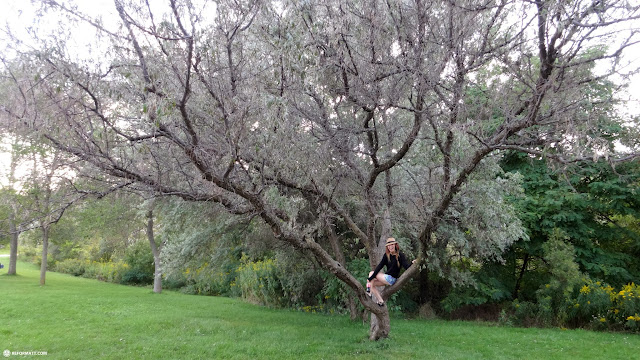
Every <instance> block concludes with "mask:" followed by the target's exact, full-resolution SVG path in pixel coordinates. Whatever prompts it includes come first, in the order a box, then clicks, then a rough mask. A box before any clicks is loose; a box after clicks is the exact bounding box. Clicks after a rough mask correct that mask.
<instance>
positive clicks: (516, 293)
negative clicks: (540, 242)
mask: <svg viewBox="0 0 640 360" xmlns="http://www.w3.org/2000/svg"><path fill="white" fill-rule="evenodd" d="M528 265H529V254H528V253H525V254H524V261H523V262H522V268H521V269H520V275H519V276H518V279H517V280H516V286H515V288H514V289H513V294H512V297H513V300H516V299H518V296H519V295H520V284H521V283H522V278H523V277H524V273H525V272H526V271H527V266H528Z"/></svg>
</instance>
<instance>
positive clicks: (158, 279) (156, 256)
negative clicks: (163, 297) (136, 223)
mask: <svg viewBox="0 0 640 360" xmlns="http://www.w3.org/2000/svg"><path fill="white" fill-rule="evenodd" d="M147 239H149V246H151V252H152V253H153V267H154V273H153V292H154V293H156V294H160V293H161V292H162V263H161V260H160V248H159V247H158V245H156V240H155V236H154V235H153V210H149V211H147Z"/></svg>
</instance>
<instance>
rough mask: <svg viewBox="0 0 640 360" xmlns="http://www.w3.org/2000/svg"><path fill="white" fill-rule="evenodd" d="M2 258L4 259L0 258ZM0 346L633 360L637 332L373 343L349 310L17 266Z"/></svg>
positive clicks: (461, 330)
mask: <svg viewBox="0 0 640 360" xmlns="http://www.w3.org/2000/svg"><path fill="white" fill-rule="evenodd" d="M3 262H4V260H3ZM0 274H2V275H0V351H3V350H5V349H9V350H12V351H47V352H48V356H47V357H46V358H47V359H78V358H84V359H97V358H107V359H131V358H135V359H143V358H146V359H159V358H167V359H198V358H202V359H214V358H224V359H227V358H237V359H253V358H261V359H272V358H279V359H283V358H284V359H289V358H298V359H309V358H312V359H315V358H317V359H320V358H325V359H358V358H359V359H365V358H366V359H369V358H375V359H601V358H608V359H630V358H633V357H635V356H637V355H638V353H639V351H640V350H639V349H640V336H639V335H632V334H611V333H596V332H589V331H573V330H570V331H562V330H557V329H520V328H506V327H494V326H490V325H486V324H480V323H465V322H445V321H420V320H396V319H393V320H392V323H391V326H392V328H391V330H392V334H391V337H390V339H387V340H384V341H379V342H375V343H372V342H369V341H368V340H367V330H368V327H367V324H362V322H355V323H354V322H350V321H349V320H348V318H346V317H344V316H327V315H320V314H307V313H300V312H293V311H287V310H272V309H266V308H262V307H258V306H254V305H250V304H246V303H244V302H242V301H239V300H236V299H228V298H218V297H204V296H189V295H183V294H179V293H172V292H165V293H163V294H160V295H158V294H153V293H152V292H151V291H150V290H149V289H145V288H135V287H127V286H121V285H115V284H107V283H101V282H98V281H94V280H88V279H82V278H75V277H72V276H68V275H62V274H56V273H48V274H47V285H46V286H44V287H40V286H39V285H38V279H39V277H38V275H39V274H38V269H37V268H36V267H35V266H33V265H30V264H25V263H18V274H19V275H18V276H6V267H5V268H4V269H2V270H1V271H0Z"/></svg>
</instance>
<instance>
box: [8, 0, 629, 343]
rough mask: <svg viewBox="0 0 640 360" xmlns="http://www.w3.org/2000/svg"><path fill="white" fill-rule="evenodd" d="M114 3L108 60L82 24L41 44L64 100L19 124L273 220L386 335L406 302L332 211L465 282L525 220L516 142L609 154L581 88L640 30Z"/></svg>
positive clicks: (521, 10) (593, 8) (408, 6)
mask: <svg viewBox="0 0 640 360" xmlns="http://www.w3.org/2000/svg"><path fill="white" fill-rule="evenodd" d="M46 4H47V5H48V6H51V7H52V8H54V9H56V10H60V11H61V12H59V13H56V14H57V16H67V17H68V18H69V21H78V20H77V19H78V17H79V18H80V19H89V17H87V16H84V15H81V14H79V13H78V12H77V10H75V8H72V7H65V6H64V5H62V4H58V3H57V2H54V1H47V3H46ZM114 4H115V8H116V11H117V13H118V15H119V17H120V20H121V23H120V24H121V27H120V28H115V29H107V27H106V26H104V25H102V24H101V23H100V22H97V21H92V22H91V23H92V24H94V25H95V26H96V29H98V30H99V32H100V34H101V36H102V37H101V39H103V43H102V44H104V42H106V41H108V42H109V44H110V46H109V47H108V49H107V50H106V52H105V54H103V55H102V56H101V57H100V59H99V60H98V59H97V58H91V57H89V59H86V58H82V57H78V55H77V54H73V53H72V52H71V51H70V49H71V48H69V47H67V43H66V42H65V41H64V40H65V39H64V37H65V34H68V33H65V32H64V31H63V32H62V33H60V32H58V33H56V34H58V35H55V37H52V38H50V39H45V37H44V36H43V37H41V38H40V39H36V40H45V41H41V42H40V43H39V45H38V46H39V48H37V49H36V51H32V52H30V53H24V54H25V57H24V61H25V62H24V66H26V67H29V68H31V69H34V70H33V72H34V73H36V74H37V75H36V77H35V78H36V79H38V82H37V86H35V87H33V86H31V87H26V86H24V85H25V83H24V82H20V81H16V82H15V84H14V85H15V86H16V87H17V89H16V90H14V91H16V92H19V91H22V92H25V91H29V92H32V93H36V94H38V95H37V96H34V97H33V98H37V99H40V98H46V99H47V101H46V102H34V103H29V104H28V105H30V108H41V107H43V106H44V107H46V108H47V109H53V110H55V112H56V114H57V116H56V117H55V118H53V117H52V118H46V119H44V118H41V117H39V116H35V115H36V113H35V112H33V111H32V112H31V113H29V114H26V115H21V113H19V112H16V111H10V110H9V112H10V113H11V114H12V115H14V116H13V119H14V121H19V122H21V123H22V124H24V125H27V126H30V127H31V128H33V129H35V130H37V131H41V132H42V133H43V134H45V135H44V136H46V137H47V138H48V139H49V140H50V141H51V142H52V144H53V145H54V146H56V147H57V148H59V149H63V150H65V151H66V152H68V153H70V154H73V155H75V156H76V157H78V158H79V159H81V160H84V161H86V162H88V163H90V164H92V166H94V167H95V169H96V170H97V171H100V172H102V173H104V174H107V175H109V176H111V177H113V178H116V179H120V181H121V182H120V185H121V186H131V187H133V188H136V189H140V190H143V189H144V190H147V191H149V192H151V193H153V194H156V195H172V196H179V197H182V198H183V199H185V200H188V201H203V202H214V203H217V204H220V205H222V206H223V207H224V208H225V209H226V210H227V211H228V212H230V213H232V214H239V215H243V214H244V215H253V216H255V217H257V218H260V219H261V221H262V222H263V223H264V224H265V225H266V226H268V227H269V228H270V229H271V231H272V233H273V234H274V236H275V237H276V238H277V239H278V240H279V241H281V242H282V243H283V244H286V245H287V246H288V247H290V248H291V249H292V250H294V251H298V252H308V253H310V254H311V255H312V256H313V258H314V259H315V260H316V261H317V262H318V263H319V264H321V265H322V266H323V267H324V268H325V269H326V270H327V271H329V272H331V273H332V274H334V275H335V276H336V277H337V278H339V279H340V280H341V281H343V282H344V283H345V284H347V285H348V286H349V287H350V288H351V289H353V290H354V291H355V294H357V296H358V298H359V300H360V302H361V303H362V304H363V305H364V306H365V307H366V308H367V309H368V310H369V311H371V312H372V320H373V321H372V327H371V332H370V337H371V338H372V339H378V338H381V337H386V336H387V335H388V332H389V329H390V325H389V316H388V309H387V307H386V306H385V307H378V306H377V305H375V303H374V302H372V301H371V300H369V299H368V298H367V297H366V295H365V293H364V289H363V285H362V281H363V279H358V278H356V277H355V276H354V275H353V274H352V273H351V272H349V271H348V270H347V269H346V267H345V264H341V263H340V262H338V261H337V260H336V258H339V256H335V253H334V251H333V249H331V246H330V244H329V242H323V241H322V238H323V234H326V231H324V229H325V228H326V227H327V225H328V224H330V225H333V226H335V227H339V226H344V227H345V228H347V229H348V230H349V232H350V233H351V234H353V235H354V236H353V237H349V238H347V237H339V239H340V241H348V240H347V239H357V241H358V242H359V243H361V244H362V245H363V246H364V248H365V250H366V253H367V255H368V257H369V262H370V265H372V266H373V265H374V264H375V263H376V262H377V261H378V260H379V259H380V257H381V254H382V250H383V247H384V245H383V244H384V240H385V238H386V237H387V236H389V235H390V234H392V233H396V232H398V231H403V232H405V233H406V234H407V235H408V237H409V238H411V239H412V241H410V242H408V244H407V246H406V247H405V248H406V249H407V250H408V252H409V253H413V254H415V255H416V256H417V257H418V258H419V259H420V260H421V261H419V262H418V264H422V265H424V264H426V266H428V267H429V268H430V269H431V270H433V271H437V272H440V273H442V274H447V275H449V276H450V278H451V279H452V280H453V281H454V282H460V281H463V280H464V279H465V278H466V276H465V275H464V274H465V271H464V270H465V269H464V267H461V266H452V265H454V264H460V263H459V262H456V261H455V260H456V259H460V258H461V257H465V258H468V259H478V260H480V259H486V258H496V259H500V254H501V252H502V251H503V250H504V249H505V248H506V247H507V246H508V245H509V244H510V243H511V242H513V241H515V240H516V239H518V238H521V237H523V236H524V233H523V231H522V228H521V226H519V223H518V221H517V219H516V217H515V215H514V212H513V209H511V208H510V206H509V204H507V203H505V202H504V201H503V197H504V196H505V195H507V194H508V193H509V192H510V191H511V190H513V189H514V186H513V184H514V180H517V179H514V178H512V177H510V176H508V175H501V174H500V169H499V167H498V166H497V164H498V160H499V156H498V155H499V152H500V151H501V150H519V151H524V152H529V153H532V154H537V155H542V154H546V155H548V156H553V157H555V158H558V159H566V158H568V157H578V158H585V157H586V158H593V157H594V154H596V155H597V154H606V153H607V149H606V147H604V146H603V142H602V139H601V134H599V133H597V132H595V133H594V132H593V131H591V130H592V129H593V128H594V126H595V124H597V121H598V119H599V118H600V116H601V114H600V113H599V109H598V108H595V109H591V108H590V103H589V102H588V101H584V99H583V98H582V96H581V94H582V91H583V90H584V89H585V87H588V86H589V84H590V83H592V82H594V81H596V80H597V77H594V76H593V75H592V72H591V71H590V69H592V68H593V64H594V63H596V62H598V61H601V60H607V59H611V60H612V63H611V65H612V67H611V68H610V70H609V72H607V73H605V74H604V75H603V76H607V75H610V74H613V73H615V72H616V71H617V70H618V66H619V65H620V63H619V62H618V60H619V59H620V56H621V54H622V52H623V50H625V49H626V48H627V47H629V46H631V45H633V44H634V43H635V42H636V41H637V39H636V33H635V32H634V31H633V29H631V31H627V30H628V29H626V30H620V31H618V30H617V29H619V27H615V28H614V26H616V25H618V24H624V23H630V22H631V21H632V20H635V19H637V18H638V16H639V15H638V11H639V9H638V8H637V6H636V7H634V6H631V5H629V4H627V3H626V2H622V1H613V2H610V3H606V4H603V3H601V2H599V1H587V0H585V1H576V2H572V3H566V2H561V1H543V0H540V1H535V2H519V1H514V2H509V1H487V2H485V3H483V4H480V5H478V4H469V3H467V2H464V1H461V2H457V1H453V2H452V1H443V2H437V1H436V2H430V3H428V4H425V3H423V2H420V1H416V2H399V3H389V2H383V1H375V2H373V3H366V4H365V3H362V2H358V1H326V2H323V3H321V4H314V3H307V2H303V3H300V2H297V1H278V2H269V1H249V2H246V3H242V4H239V3H237V2H235V1H229V2H227V1H220V2H217V3H215V4H210V3H206V4H201V3H199V2H191V1H171V2H170V4H169V8H168V9H166V11H165V12H157V11H156V9H155V8H152V7H151V6H150V5H149V4H148V3H146V2H145V3H143V4H142V6H138V5H136V4H137V3H135V4H134V3H128V2H125V1H121V0H116V1H114ZM211 7H215V9H212V8H211ZM77 16H78V17H77ZM514 19H518V21H514ZM609 29H613V30H609ZM41 36H42V35H41ZM614 36H615V39H616V41H615V42H614V41H613V37H614ZM606 43H611V44H615V47H612V48H610V49H608V48H606V47H602V46H600V45H601V44H606ZM102 44H101V46H102ZM472 91H480V92H481V95H482V96H481V101H478V96H477V94H474V95H473V96H471V95H470V94H471V92H472ZM4 109H5V110H6V109H7V107H4ZM53 110H52V111H53ZM631 150H632V151H633V150H636V149H631ZM630 156H636V155H635V154H631V155H630ZM613 157H614V156H613V154H612V155H611V156H610V158H611V159H612V160H613ZM614 161H615V160H614ZM498 175H499V176H498ZM496 177H497V178H498V180H496ZM503 183H504V184H506V185H507V186H501V184H503ZM400 219H402V220H400ZM400 221H402V226H401V225H399V222H400ZM323 245H325V246H323ZM326 245H328V246H326ZM403 245H404V244H403ZM425 260H426V261H425ZM417 272H418V265H415V266H412V267H411V268H410V269H409V270H408V271H407V272H405V273H404V275H402V276H401V277H400V278H399V280H398V282H397V283H396V284H395V285H394V286H391V287H388V288H387V289H385V291H384V292H383V298H385V299H386V298H388V297H389V296H391V295H392V294H394V293H395V292H397V291H398V290H400V289H401V288H402V287H403V286H404V285H405V284H406V283H407V281H408V280H409V279H410V278H411V277H412V276H414V275H415V274H417Z"/></svg>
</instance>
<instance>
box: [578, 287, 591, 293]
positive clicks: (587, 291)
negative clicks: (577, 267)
mask: <svg viewBox="0 0 640 360" xmlns="http://www.w3.org/2000/svg"><path fill="white" fill-rule="evenodd" d="M590 292H591V289H589V287H588V286H587V285H584V286H583V287H582V289H580V294H588V293H590Z"/></svg>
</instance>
